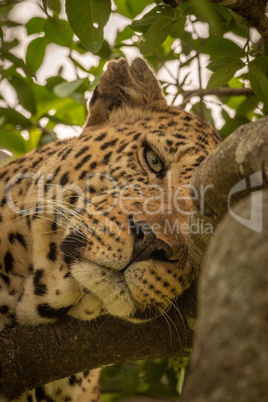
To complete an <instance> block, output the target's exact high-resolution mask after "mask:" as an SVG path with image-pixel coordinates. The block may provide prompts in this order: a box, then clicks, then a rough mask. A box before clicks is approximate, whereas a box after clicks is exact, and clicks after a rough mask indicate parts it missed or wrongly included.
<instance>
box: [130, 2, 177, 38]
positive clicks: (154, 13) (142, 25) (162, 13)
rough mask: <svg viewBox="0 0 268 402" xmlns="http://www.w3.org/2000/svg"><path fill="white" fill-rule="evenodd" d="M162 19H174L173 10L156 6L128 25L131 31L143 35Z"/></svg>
mask: <svg viewBox="0 0 268 402" xmlns="http://www.w3.org/2000/svg"><path fill="white" fill-rule="evenodd" d="M162 17H169V18H174V17H175V13H174V10H173V9H172V8H171V7H169V6H156V7H154V8H153V9H152V10H151V11H149V12H148V13H147V14H145V15H144V16H143V17H142V18H140V19H138V20H134V21H133V22H132V24H131V25H130V28H131V29H132V30H133V31H136V32H142V33H145V32H147V31H148V29H149V28H150V26H151V25H152V24H154V23H155V22H156V21H158V20H159V19H160V18H162Z"/></svg>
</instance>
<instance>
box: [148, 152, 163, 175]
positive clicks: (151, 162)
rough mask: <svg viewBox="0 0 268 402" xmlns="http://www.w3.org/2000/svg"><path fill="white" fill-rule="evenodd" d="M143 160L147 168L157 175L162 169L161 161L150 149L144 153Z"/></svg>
mask: <svg viewBox="0 0 268 402" xmlns="http://www.w3.org/2000/svg"><path fill="white" fill-rule="evenodd" d="M145 159H146V162H147V164H148V166H149V168H150V169H152V170H153V171H154V172H156V173H158V172H160V171H161V170H162V169H163V163H162V161H161V159H160V158H159V157H158V156H157V155H156V154H155V153H154V151H152V150H151V149H148V150H146V151H145Z"/></svg>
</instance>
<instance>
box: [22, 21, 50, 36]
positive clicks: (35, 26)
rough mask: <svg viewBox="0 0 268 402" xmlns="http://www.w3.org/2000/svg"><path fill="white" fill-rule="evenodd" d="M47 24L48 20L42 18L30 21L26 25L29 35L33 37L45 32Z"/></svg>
mask: <svg viewBox="0 0 268 402" xmlns="http://www.w3.org/2000/svg"><path fill="white" fill-rule="evenodd" d="M45 22H46V19H45V18H41V17H34V18H32V19H30V20H29V21H28V22H27V23H26V29H27V34H28V35H33V34H35V33H39V32H43V31H44V25H45Z"/></svg>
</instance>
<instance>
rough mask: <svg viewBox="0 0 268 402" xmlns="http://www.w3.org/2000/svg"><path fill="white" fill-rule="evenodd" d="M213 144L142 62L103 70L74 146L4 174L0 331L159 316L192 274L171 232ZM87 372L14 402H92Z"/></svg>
mask: <svg viewBox="0 0 268 402" xmlns="http://www.w3.org/2000/svg"><path fill="white" fill-rule="evenodd" d="M218 143H219V138H218V136H217V134H216V133H215V132H214V131H213V129H212V128H211V127H210V126H209V125H208V124H206V123H204V122H203V121H201V120H200V119H199V118H198V117H196V116H194V115H191V114H189V113H186V112H185V111H183V110H181V109H178V108H176V107H172V106H168V105H167V104H166V101H165V98H164V96H163V93H162V91H161V89H160V87H159V84H158V82H157V81H156V79H155V77H154V75H153V73H152V71H151V70H150V69H149V67H148V66H147V64H146V63H145V62H144V61H143V60H142V59H140V58H138V59H135V60H134V61H133V62H132V64H131V65H130V66H129V65H128V64H127V62H126V61H125V60H123V59H121V60H119V61H118V62H115V61H112V62H110V63H109V65H108V68H107V71H106V72H105V73H104V74H103V76H102V78H101V80H100V83H99V85H98V87H97V88H96V90H95V92H94V94H93V97H92V100H91V104H90V113H89V117H88V119H87V122H86V125H85V127H84V129H83V131H82V133H81V135H80V136H79V137H78V138H72V139H69V140H67V141H56V142H53V143H51V144H48V145H46V146H44V147H41V148H38V149H36V150H35V151H33V152H31V153H29V154H27V155H25V156H23V157H21V158H19V159H17V160H15V161H13V162H11V163H9V164H8V165H6V166H4V167H2V168H1V170H0V180H1V187H0V236H1V238H0V246H1V253H0V290H1V292H0V316H1V325H2V328H3V327H5V326H9V325H16V324H19V325H22V324H31V325H37V324H38V323H50V322H53V321H55V320H57V319H58V318H62V317H64V316H68V315H71V316H73V317H75V318H78V319H81V320H91V319H93V318H95V317H97V316H99V315H103V314H111V315H114V316H118V317H121V318H123V319H126V320H132V321H141V320H144V319H149V318H152V317H154V316H155V315H157V314H158V313H159V312H161V311H163V310H167V309H168V308H169V306H170V300H171V299H173V298H175V297H176V296H178V295H179V294H181V293H182V292H183V290H184V289H186V288H187V287H189V285H190V283H191V281H192V279H193V277H194V273H193V270H192V267H191V265H190V263H189V261H188V258H187V248H188V247H187V231H186V232H185V231H183V230H178V228H182V227H184V228H187V224H188V215H189V211H190V209H191V200H190V197H189V186H188V185H189V182H190V179H191V177H192V174H193V172H194V170H195V168H196V167H197V166H198V165H199V164H200V163H201V162H202V161H203V160H204V159H205V158H206V157H207V156H208V154H209V153H211V151H212V150H213V149H214V148H215V147H216V146H217V144H218ZM149 157H151V158H152V159H151V165H150V163H149V162H148V158H149ZM90 376H95V377H97V372H95V373H94V372H93V373H92V374H90V373H83V374H82V373H80V374H76V375H73V376H72V377H70V378H68V379H63V380H60V381H56V382H54V383H51V384H48V385H46V386H44V387H40V388H38V389H36V390H32V391H29V392H27V393H26V394H25V395H23V396H22V397H21V398H20V399H19V401H21V402H22V401H28V402H31V401H49V402H53V401H77V402H78V401H79V402H83V401H84V400H85V401H89V400H91V401H94V400H97V398H98V390H97V388H96V381H95V380H94V384H93V381H92V377H90ZM92 384H93V385H92Z"/></svg>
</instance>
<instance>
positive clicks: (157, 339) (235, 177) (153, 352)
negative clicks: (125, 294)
mask: <svg viewBox="0 0 268 402" xmlns="http://www.w3.org/2000/svg"><path fill="white" fill-rule="evenodd" d="M256 172H261V176H260V173H257V175H256V174H255V173H256ZM267 177H268V118H267V119H262V120H259V121H257V122H255V123H250V124H248V125H246V126H242V127H241V128H240V129H238V130H237V131H236V132H235V133H233V134H232V135H231V136H230V137H228V139H227V140H225V141H224V142H223V143H222V144H221V145H220V146H219V147H218V148H217V150H216V151H215V152H214V153H213V154H212V155H211V156H210V157H209V158H208V159H207V160H206V161H205V162H204V163H203V164H202V165H201V166H200V168H199V169H198V170H197V171H196V173H195V175H194V178H193V183H192V184H193V186H194V188H195V189H197V191H199V192H201V193H202V186H203V188H206V191H205V193H204V205H203V204H202V203H201V200H202V197H200V196H199V197H194V205H193V214H192V215H191V224H192V225H197V224H200V222H202V221H203V225H205V224H209V225H211V227H212V228H213V229H214V228H216V226H217V225H218V223H219V222H220V220H221V219H222V218H223V216H224V215H225V214H226V212H227V211H228V199H229V196H230V194H231V193H230V191H232V189H234V186H235V185H236V184H237V183H239V182H241V180H242V182H241V183H240V187H239V188H238V189H239V190H243V191H239V192H236V193H234V194H233V195H232V197H231V198H230V199H231V203H230V205H231V206H233V205H234V204H236V203H237V202H238V201H239V200H240V199H241V198H244V197H245V196H246V195H248V194H249V193H250V192H251V191H255V190H256V189H257V190H260V189H262V188H264V187H267ZM243 180H245V182H244V181H243ZM258 180H259V181H258ZM244 184H248V188H245V189H244V187H246V186H244ZM250 185H251V186H250ZM250 187H251V188H250ZM194 195H196V194H194ZM203 206H204V208H202V207H203ZM238 208H239V210H240V209H241V207H238ZM238 212H239V211H238ZM238 224H239V223H238ZM239 225H240V226H239V227H238V229H236V228H235V230H238V234H237V235H236V236H234V238H233V237H232V238H230V239H229V240H230V241H229V243H228V244H229V246H230V247H231V249H232V250H233V251H232V253H233V254H232V255H231V258H230V259H231V261H233V260H236V258H238V260H239V258H240V253H241V250H240V249H239V250H236V248H235V245H236V241H237V238H238V237H239V233H242V231H244V227H243V226H242V225H241V224H239ZM221 230H222V231H224V234H222V231H221V232H220V233H221V234H220V235H218V236H217V240H215V242H216V245H215V242H214V249H216V251H217V250H218V251H219V256H221V255H222V254H221V253H222V251H221V250H223V251H224V250H225V248H224V247H227V246H226V245H225V243H224V242H223V240H222V239H223V237H224V235H226V232H227V234H228V235H227V238H228V237H229V232H228V230H229V228H228V227H227V228H226V227H225V229H221ZM263 233H264V236H265V238H266V239H267V231H266V232H263ZM210 239H211V235H210V234H206V233H205V232H203V233H202V231H201V232H200V233H196V231H193V233H192V234H191V236H190V238H189V242H190V248H189V252H190V255H191V258H192V263H193V265H194V267H195V269H196V272H197V274H198V273H199V272H200V267H201V266H202V265H203V259H204V255H205V252H206V249H207V246H208V243H209V241H210ZM256 241H258V239H257V240H256ZM255 243H256V242H255V241H254V238H253V240H251V238H250V237H248V236H243V248H244V249H247V252H248V254H247V256H246V261H247V259H248V260H249V261H248V262H249V268H248V269H249V271H250V269H251V273H252V267H255V265H260V267H261V266H263V265H262V264H263V262H262V261H261V260H262V258H263V255H262V254H258V253H255V254H254V253H253V252H254V247H255V246H256V244H255ZM221 247H223V248H221ZM232 247H233V248H232ZM252 248H253V250H251V249H252ZM242 251H243V250H242ZM213 252H214V251H212V252H211V253H212V255H213ZM251 253H252V255H253V254H254V258H255V259H254V260H253V263H251V262H250V258H251ZM241 255H244V254H241ZM213 258H214V257H212V260H211V258H210V259H209V257H208V260H207V263H206V266H207V265H209V266H210V264H212V262H213ZM217 258H218V259H219V260H220V258H219V257H217ZM241 258H242V257H241ZM242 260H243V258H242ZM209 261H212V262H209ZM229 263H230V261H229V260H228V261H226V262H225V261H224V262H223V264H227V266H228V264H229ZM252 264H253V265H252ZM219 266H222V265H219ZM225 266H226V265H224V267H225ZM213 267H214V265H213V264H212V269H213ZM240 269H241V272H240V275H242V276H243V269H244V268H243V265H240V266H239V265H238V268H237V270H240ZM219 271H220V274H221V275H223V276H225V273H224V272H225V271H226V272H227V273H228V272H229V271H227V270H225V268H223V269H219ZM258 273H259V274H258ZM256 274H257V275H258V278H259V282H261V275H262V274H261V272H259V270H258V271H256ZM208 275H209V274H208ZM233 275H235V274H234V273H233ZM259 275H260V276H259ZM251 276H252V275H251ZM228 277H229V276H228V275H227V277H226V281H227V280H228ZM205 278H206V277H204V280H203V279H202V281H203V282H205V284H204V283H203V285H202V286H203V287H201V289H202V290H201V292H203V299H205V298H206V292H207V290H206V287H205V286H206V279H205ZM219 280H221V276H220V277H219ZM216 281H217V280H216ZM208 282H209V280H208ZM209 283H210V282H209ZM231 284H233V285H231ZM237 284H238V285H239V280H238V281H234V282H232V281H231V283H230V282H229V283H228V284H227V285H226V286H225V288H224V289H225V293H224V292H223V290H224V289H223V290H222V288H221V286H219V288H217V287H216V286H214V282H213V286H211V285H209V284H208V287H209V286H211V288H210V290H211V293H212V295H213V294H214V299H212V296H211V297H210V299H209V300H213V302H211V305H210V310H208V311H210V312H211V311H212V310H213V317H216V318H217V308H216V307H217V303H216V300H218V298H219V300H225V299H224V297H225V296H226V289H227V294H229V293H231V292H232V291H233V290H234V287H235V286H236V285H237ZM228 286H230V290H229V288H228ZM248 286H249V288H250V286H251V285H250V284H248ZM264 286H265V282H264ZM204 289H205V290H204ZM243 289H247V288H246V287H243ZM254 289H255V288H254ZM254 289H253V290H254ZM266 289H267V287H266ZM228 290H229V292H228ZM220 292H223V293H222V295H221V297H219V296H220V294H219V293H220ZM262 294H264V292H263V293H262ZM242 296H243V295H241V297H242ZM214 300H215V302H214ZM243 300H244V299H243V298H242V301H241V303H242V305H243ZM261 300H262V297H260V303H261ZM202 303H203V307H202V304H201V306H200V308H201V309H202V308H203V313H202V310H201V313H200V314H201V317H202V320H203V321H202V320H200V328H201V329H198V331H200V335H197V345H196V348H194V350H195V352H194V354H193V363H192V365H193V374H192V375H191V371H190V376H189V384H191V376H193V378H196V377H198V376H200V377H201V382H202V381H203V380H204V375H203V372H202V370H203V369H204V368H203V366H202V367H201V368H200V367H199V366H197V365H196V361H197V360H198V359H199V354H202V352H203V350H202V348H203V343H202V342H205V339H204V337H205V338H206V336H208V334H207V332H205V331H202V328H205V327H206V325H207V324H206V319H207V320H208V324H211V325H212V327H213V328H214V325H215V326H217V325H218V324H219V323H218V322H216V323H214V321H213V320H212V319H211V320H210V314H207V313H206V303H205V302H204V300H203V302H202ZM178 307H179V309H180V312H181V314H178V313H177V312H176V310H173V311H170V312H169V314H170V317H171V318H172V320H173V322H174V327H173V326H170V328H169V326H168V325H167V323H166V321H165V319H164V318H163V317H162V318H159V319H157V320H156V321H155V322H149V323H147V324H130V323H127V322H123V321H119V320H115V319H109V320H107V318H106V317H104V318H103V319H100V320H97V321H93V322H78V321H76V320H70V321H68V322H66V321H65V322H58V323H55V324H51V325H46V326H39V327H35V328H33V327H25V328H14V329H12V330H11V331H5V332H4V333H2V334H1V341H0V392H1V393H3V394H5V395H7V396H8V397H9V398H10V399H12V398H14V397H17V396H18V395H19V394H21V393H23V392H24V391H25V390H27V389H32V388H34V387H37V386H39V385H41V384H43V383H47V382H48V381H52V380H53V379H58V378H62V377H65V376H67V375H70V374H73V373H75V372H80V371H84V370H86V369H90V368H95V367H100V366H102V365H105V364H112V363H118V362H122V361H126V360H137V359H146V358H153V357H169V356H182V355H186V354H187V353H189V350H188V349H186V348H188V347H189V346H191V344H192V338H193V337H192V330H191V324H192V322H193V319H194V318H195V316H196V285H195V283H194V284H193V286H192V287H191V289H190V290H189V291H187V292H185V294H183V295H182V296H181V297H180V298H179V300H178ZM214 307H215V309H214ZM220 307H221V306H219V308H220ZM211 309H212V310H211ZM254 311H255V310H254ZM266 311H267V310H266ZM231 312H232V311H231ZM211 314H212V312H211ZM213 317H212V318H213ZM219 317H220V324H221V321H222V319H226V326H231V327H232V325H233V324H232V321H231V322H230V320H231V319H229V320H227V318H228V314H227V315H226V314H225V315H223V316H221V315H219ZM243 317H244V316H242V317H240V322H241V323H242V324H241V325H243V323H244V320H243ZM254 317H255V315H254ZM254 317H253V318H254ZM251 318H252V317H251V316H250V319H251ZM257 318H258V316H257ZM235 319H236V316H235ZM257 324H258V323H257ZM257 324H256V326H257ZM221 325H223V326H224V322H223V323H222V324H221ZM253 325H254V319H253ZM213 328H212V329H213ZM219 328H221V326H219ZM245 328H247V327H246V326H245ZM212 329H211V333H212V334H213V331H212ZM156 334H157V336H156ZM198 334H199V332H198ZM262 334H263V333H262V332H261V335H260V337H259V340H260V343H261V342H262V341H263V337H262ZM211 336H212V335H211ZM118 339H120V342H118ZM209 339H210V338H209ZM227 340H229V339H226V338H225V339H224V341H225V342H227ZM237 344H238V345H239V338H237ZM200 345H201V346H200ZM264 346H265V345H264V344H263V347H264ZM221 347H222V344H221V343H220V342H219V344H217V342H215V348H214V349H213V356H215V357H216V359H215V361H217V355H218V356H219V360H220V362H221V363H222V361H225V360H226V355H225V354H224V353H222V354H221V353H220V351H218V349H217V348H221ZM200 348H201V349H200ZM205 350H206V352H209V345H208V346H206V349H205ZM230 350H232V349H230ZM258 350H260V349H258ZM66 351H68V353H66ZM196 356H197V357H196ZM208 356H210V355H209V353H208ZM222 356H223V357H222ZM209 358H210V357H209ZM249 358H250V355H249ZM202 359H204V361H206V362H207V370H209V371H211V370H212V369H210V361H208V360H206V356H204V355H202ZM56 361H58V362H60V364H59V365H56V364H55V362H56ZM217 369H219V370H220V369H222V367H221V366H220V367H219V366H217V365H216V363H215V372H216V370H217ZM263 372H265V365H264V366H263ZM260 374H261V373H260ZM215 375H216V374H215ZM219 375H220V374H219ZM210 378H211V377H210ZM210 378H209V377H208V381H209V382H210ZM212 380H213V381H214V379H212ZM219 386H220V385H219ZM189 387H190V386H189ZM189 387H188V389H189ZM190 388H191V387H190ZM194 388H195V389H196V386H194ZM186 390H187V388H186ZM205 392H207V388H206V387H204V395H205ZM190 396H191V395H190ZM236 396H237V395H236V394H235V397H236ZM185 398H186V399H184V400H185V401H187V402H189V401H191V400H194V401H197V399H187V398H188V396H187V394H186V397H185ZM205 400H206V401H210V400H211V401H214V400H215V401H216V400H217V401H218V400H220V399H210V400H209V399H204V401H205ZM224 400H225V399H224ZM226 400H227V399H226ZM229 400H230V399H229ZM244 400H245V401H247V400H246V399H244ZM244 400H243V401H244ZM200 401H202V402H203V400H200ZM241 401H242V399H241Z"/></svg>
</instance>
